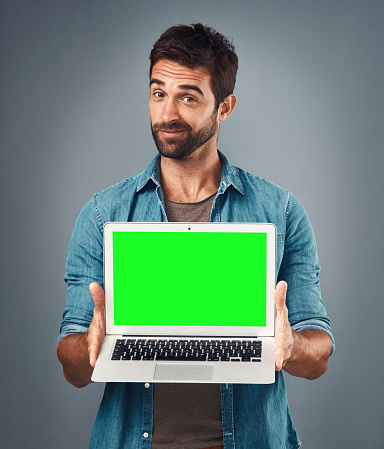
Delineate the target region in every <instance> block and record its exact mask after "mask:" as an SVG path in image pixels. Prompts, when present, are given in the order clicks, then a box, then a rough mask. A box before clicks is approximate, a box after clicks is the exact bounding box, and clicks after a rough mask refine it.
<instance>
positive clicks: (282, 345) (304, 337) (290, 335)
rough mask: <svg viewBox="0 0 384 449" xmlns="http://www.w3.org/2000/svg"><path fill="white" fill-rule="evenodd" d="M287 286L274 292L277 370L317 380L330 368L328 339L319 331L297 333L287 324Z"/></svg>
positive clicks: (278, 287) (281, 285) (329, 342)
mask: <svg viewBox="0 0 384 449" xmlns="http://www.w3.org/2000/svg"><path fill="white" fill-rule="evenodd" d="M287 288H288V286H287V283H286V282H285V281H280V282H279V283H278V284H277V286H276V289H275V305H276V319H275V370H276V371H280V370H281V369H282V368H284V370H285V371H287V372H288V373H289V374H292V376H298V377H306V378H307V379H317V378H318V377H320V376H322V375H323V374H324V373H325V371H326V370H327V367H328V358H329V356H330V354H331V350H332V342H331V339H330V338H329V336H328V335H327V334H326V333H325V332H323V331H321V330H318V329H306V330H302V331H300V332H297V331H294V330H293V329H292V328H291V325H290V324H289V321H288V309H287V306H286V302H285V301H286V296H287Z"/></svg>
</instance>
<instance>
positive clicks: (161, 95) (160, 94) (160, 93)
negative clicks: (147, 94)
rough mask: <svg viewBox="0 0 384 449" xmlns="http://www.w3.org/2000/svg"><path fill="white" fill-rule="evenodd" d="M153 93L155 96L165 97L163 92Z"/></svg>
mask: <svg viewBox="0 0 384 449" xmlns="http://www.w3.org/2000/svg"><path fill="white" fill-rule="evenodd" d="M153 95H154V97H155V98H162V97H164V94H163V93H162V92H153Z"/></svg>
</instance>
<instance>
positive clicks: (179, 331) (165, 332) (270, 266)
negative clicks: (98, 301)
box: [103, 222, 276, 337]
mask: <svg viewBox="0 0 384 449" xmlns="http://www.w3.org/2000/svg"><path fill="white" fill-rule="evenodd" d="M113 232H261V233H265V234H266V236H267V262H266V265H267V266H266V268H267V270H266V273H267V280H266V287H267V292H266V325H265V326H252V327H248V326H148V325H140V326H135V325H115V324H114V302H113ZM103 235H104V239H103V240H104V289H105V298H106V307H105V318H106V334H107V335H132V336H142V335H145V336H156V337H159V336H160V337H161V336H168V337H169V336H175V337H188V336H190V337H200V336H204V337H263V336H274V321H275V307H274V290H275V283H276V274H275V273H276V227H275V225H274V224H272V223H196V222H194V223H167V222H165V223H148V222H145V223H141V222H108V223H106V224H105V225H104V229H103Z"/></svg>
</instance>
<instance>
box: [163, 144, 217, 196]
mask: <svg viewBox="0 0 384 449" xmlns="http://www.w3.org/2000/svg"><path fill="white" fill-rule="evenodd" d="M221 169H222V166H221V161H220V159H219V155H218V153H217V148H215V149H214V150H211V151H207V149H203V148H200V149H199V150H197V151H195V152H194V153H193V154H192V155H191V156H189V157H188V158H186V159H183V160H179V159H171V158H165V157H163V156H162V157H161V161H160V183H161V187H162V189H163V193H164V196H165V197H166V198H168V199H169V200H171V201H176V202H178V203H197V202H199V201H202V200H204V199H205V198H207V197H209V196H210V195H213V194H214V193H215V192H217V190H218V189H219V186H220V181H221Z"/></svg>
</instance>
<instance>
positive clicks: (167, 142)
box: [151, 110, 218, 159]
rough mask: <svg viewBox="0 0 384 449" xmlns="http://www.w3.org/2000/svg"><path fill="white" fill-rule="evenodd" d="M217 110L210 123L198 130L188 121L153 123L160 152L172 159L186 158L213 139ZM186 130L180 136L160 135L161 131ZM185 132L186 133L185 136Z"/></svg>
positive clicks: (154, 137) (152, 126) (153, 135)
mask: <svg viewBox="0 0 384 449" xmlns="http://www.w3.org/2000/svg"><path fill="white" fill-rule="evenodd" d="M216 112H217V111H216V110H215V111H214V112H213V114H212V115H211V117H210V119H209V121H208V123H207V124H206V125H205V126H204V127H203V128H202V129H201V130H200V131H197V132H193V131H192V128H191V127H190V126H189V125H188V124H187V123H181V122H171V123H169V124H168V123H160V124H156V125H152V123H151V130H152V137H153V139H154V141H155V144H156V147H157V150H158V151H159V153H160V154H161V155H162V156H164V157H168V158H171V159H185V158H187V157H188V156H190V155H191V154H192V153H194V152H195V151H196V150H198V149H199V148H200V147H202V146H203V145H204V144H205V143H207V142H208V141H209V140H211V139H212V137H213V136H214V135H215V133H216V131H217V128H218V124H217V122H216ZM174 130H185V131H186V133H183V135H182V136H180V137H169V138H164V137H160V136H159V131H174ZM184 134H186V135H185V136H184Z"/></svg>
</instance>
